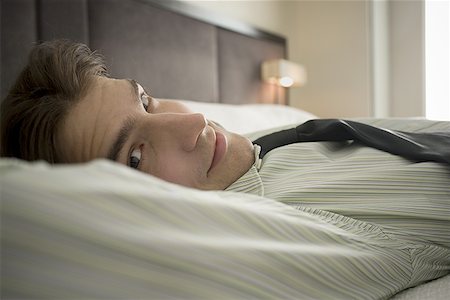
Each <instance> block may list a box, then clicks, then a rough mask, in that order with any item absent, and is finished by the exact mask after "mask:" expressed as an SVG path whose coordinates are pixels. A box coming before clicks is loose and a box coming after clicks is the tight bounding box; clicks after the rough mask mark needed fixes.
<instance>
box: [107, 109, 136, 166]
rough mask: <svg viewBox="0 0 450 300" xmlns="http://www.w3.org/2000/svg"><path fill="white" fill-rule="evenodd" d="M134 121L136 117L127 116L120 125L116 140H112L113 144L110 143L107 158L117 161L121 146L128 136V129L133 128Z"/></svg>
mask: <svg viewBox="0 0 450 300" xmlns="http://www.w3.org/2000/svg"><path fill="white" fill-rule="evenodd" d="M135 123H136V119H135V118H134V117H129V118H128V119H126V120H125V122H124V123H123V125H122V127H121V128H120V131H119V134H118V135H117V138H116V140H115V141H114V144H113V145H112V147H111V148H110V150H109V152H108V159H110V160H112V161H117V158H118V157H119V153H120V152H121V151H122V148H123V146H124V145H125V143H126V141H127V140H128V137H129V136H130V131H131V129H133V127H134V124H135Z"/></svg>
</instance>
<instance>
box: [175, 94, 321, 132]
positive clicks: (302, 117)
mask: <svg viewBox="0 0 450 300" xmlns="http://www.w3.org/2000/svg"><path fill="white" fill-rule="evenodd" d="M181 102H182V103H184V104H185V105H186V106H188V107H189V108H190V109H191V110H193V111H195V112H200V113H202V114H204V115H205V117H206V118H208V119H211V120H213V121H216V122H218V123H219V124H221V125H222V126H223V127H225V128H226V129H227V130H229V131H232V132H236V133H240V134H246V133H250V132H255V131H261V130H265V129H269V128H273V127H280V126H284V125H288V124H294V123H297V124H301V123H303V122H305V121H307V120H310V119H315V118H317V116H315V115H313V114H311V113H309V112H306V111H304V110H300V109H297V108H294V107H290V106H283V105H275V104H245V105H233V104H222V103H202V102H194V101H187V100H182V101H181Z"/></svg>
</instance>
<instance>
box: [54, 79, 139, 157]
mask: <svg viewBox="0 0 450 300" xmlns="http://www.w3.org/2000/svg"><path fill="white" fill-rule="evenodd" d="M131 97H133V98H134V88H133V86H132V84H131V82H130V81H129V80H127V79H114V78H106V77H100V76H96V78H95V80H94V84H93V85H92V86H91V88H90V89H89V91H88V92H87V94H86V95H85V96H84V97H83V98H82V99H80V101H79V102H78V103H77V104H76V105H74V107H72V109H71V111H70V112H69V114H68V115H67V118H66V122H64V128H63V130H62V134H63V136H62V140H63V141H64V143H63V144H64V148H66V151H67V152H68V155H69V156H70V157H69V160H75V161H76V162H83V161H88V160H91V159H94V158H97V157H106V155H107V153H108V149H109V146H110V144H111V143H112V141H111V140H112V139H113V138H114V134H115V132H116V131H117V129H118V128H116V127H118V125H119V124H120V123H121V122H123V119H124V118H126V116H127V107H132V105H131V102H130V99H133V98H131Z"/></svg>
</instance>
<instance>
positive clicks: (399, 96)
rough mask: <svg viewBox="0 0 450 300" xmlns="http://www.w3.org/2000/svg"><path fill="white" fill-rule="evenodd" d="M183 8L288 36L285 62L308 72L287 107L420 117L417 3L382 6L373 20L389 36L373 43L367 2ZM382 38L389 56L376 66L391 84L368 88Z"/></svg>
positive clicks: (279, 1)
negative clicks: (382, 11) (210, 12)
mask: <svg viewBox="0 0 450 300" xmlns="http://www.w3.org/2000/svg"><path fill="white" fill-rule="evenodd" d="M189 2H191V3H192V4H195V5H198V6H202V7H204V8H206V9H209V10H213V11H215V12H218V13H221V14H223V15H226V16H230V17H233V18H236V19H239V20H242V21H244V22H248V23H250V24H252V25H255V26H257V27H260V28H261V29H265V30H268V31H272V32H275V33H280V34H282V35H284V36H286V37H287V38H288V53H289V59H290V60H292V61H295V62H297V63H301V64H303V65H304V66H305V67H306V70H307V74H308V83H307V85H305V86H304V87H301V88H294V89H291V90H290V101H291V105H292V106H295V107H298V108H302V109H305V110H307V111H310V112H312V113H314V114H316V115H318V116H320V117H370V116H375V115H376V116H378V117H388V116H423V113H424V111H423V106H424V104H423V103H424V92H423V91H424V87H423V57H422V56H423V51H422V48H421V43H422V42H423V34H422V35H421V34H420V28H421V26H422V23H421V22H422V21H423V18H422V19H420V16H421V13H422V10H421V9H422V8H421V6H420V5H421V1H397V0H395V1H394V0H390V1H387V5H386V9H387V12H386V14H387V16H386V18H381V19H378V20H382V22H386V24H384V26H385V27H386V28H387V30H386V32H385V33H384V34H385V36H382V35H381V36H379V35H375V37H376V39H374V35H373V22H372V21H373V18H372V17H373V15H372V12H373V7H372V2H371V1H370V0H357V1H351V0H349V1H338V0H329V1H323V0H317V1H314V0H313V1H283V0H272V1H250V0H247V1H231V0H230V1H224V0H222V1H189ZM386 35H388V36H386ZM377 39H378V40H377ZM380 39H382V40H383V42H386V47H385V49H388V51H389V55H384V56H381V59H382V60H384V61H381V62H380V61H379V58H378V61H376V60H375V62H377V63H381V64H383V65H384V66H386V67H387V69H386V70H385V74H386V77H387V78H388V81H389V82H385V84H374V82H373V80H374V78H377V77H376V76H374V75H375V74H378V75H379V73H375V71H377V70H378V69H374V68H373V58H374V53H375V52H376V51H378V50H377V48H376V47H375V46H376V45H378V44H379V43H380V42H381V40H380ZM421 51H422V52H421ZM380 95H381V97H380ZM377 96H378V97H377ZM388 98H389V99H388ZM374 99H376V101H377V103H378V101H381V102H384V103H381V104H382V105H385V109H382V110H379V109H378V108H379V107H380V105H377V103H374V101H375V100H374Z"/></svg>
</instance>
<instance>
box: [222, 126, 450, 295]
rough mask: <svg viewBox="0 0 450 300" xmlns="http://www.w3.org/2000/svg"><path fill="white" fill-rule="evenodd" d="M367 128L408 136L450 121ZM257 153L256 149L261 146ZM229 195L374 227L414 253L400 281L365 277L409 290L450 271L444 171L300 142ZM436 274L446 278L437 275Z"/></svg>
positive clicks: (348, 147)
mask: <svg viewBox="0 0 450 300" xmlns="http://www.w3.org/2000/svg"><path fill="white" fill-rule="evenodd" d="M366 122H367V123H371V124H374V125H376V126H381V127H385V128H390V129H397V130H405V131H419V132H427V131H428V132H433V131H447V132H448V131H450V122H432V121H425V120H420V121H419V120H415V121H399V120H370V121H368V120H366ZM266 133H267V132H266ZM255 148H256V151H258V150H259V149H258V148H259V147H258V146H256V147H255ZM228 190H230V191H239V192H245V193H252V194H257V195H260V196H265V197H268V198H271V199H275V200H277V201H280V202H282V203H285V204H287V205H289V206H291V207H294V208H296V209H298V210H301V211H304V212H309V213H313V214H316V215H318V216H323V218H324V220H327V222H330V218H329V216H330V215H332V214H336V215H334V216H333V217H331V219H332V220H333V221H332V222H333V224H334V225H336V226H338V227H340V228H348V227H349V226H353V225H351V224H350V223H352V222H356V220H358V221H361V222H364V224H367V226H369V225H370V226H375V227H376V228H378V229H379V230H380V231H381V232H383V234H385V235H386V236H389V237H390V238H392V239H395V240H397V241H399V245H398V246H396V247H400V248H396V249H409V251H410V253H411V257H410V259H411V261H410V263H408V264H405V265H403V266H402V267H404V268H405V269H404V272H405V273H404V274H403V276H401V275H399V274H392V273H390V272H392V271H393V270H390V269H382V270H380V269H376V268H375V269H370V268H367V269H366V272H367V273H372V274H373V275H375V274H383V275H382V276H385V277H390V276H392V277H396V278H403V279H405V281H404V282H405V284H406V285H405V286H403V288H406V287H410V286H414V285H417V284H419V283H421V282H423V281H426V280H430V279H434V278H436V276H440V275H442V274H445V273H446V272H447V273H448V271H449V269H450V167H449V166H447V165H444V164H436V163H413V162H411V161H407V160H405V159H403V158H401V157H398V156H394V155H391V154H388V153H384V152H381V151H379V150H376V149H372V148H368V147H363V146H360V145H358V144H355V143H336V142H322V143H298V144H292V145H288V146H284V147H280V148H277V149H274V150H272V151H271V152H269V153H268V154H266V156H265V157H264V159H263V160H262V161H259V162H257V163H255V165H254V166H253V167H252V169H251V170H249V172H247V174H245V175H244V176H243V177H242V178H240V179H239V180H238V181H236V182H235V183H234V184H233V185H231V186H230V187H229V188H228ZM344 216H345V217H344ZM347 217H348V218H347ZM349 218H351V220H353V221H349V220H350V219H349ZM349 222H350V223H349ZM400 241H401V242H400ZM403 243H404V244H403ZM377 244H378V245H379V249H378V250H379V251H380V253H385V254H387V253H388V252H389V251H393V250H394V246H391V245H388V244H385V240H384V237H383V238H382V239H381V240H380V241H379V242H377ZM392 254H393V255H395V254H394V252H392ZM401 259H402V258H401V257H399V258H398V260H399V261H401ZM394 260H395V259H394ZM436 263H438V265H436ZM331 269H332V268H328V272H330V270H331ZM439 269H441V270H446V271H445V272H442V273H441V272H437V270H439ZM340 271H341V270H339V271H337V272H336V273H335V275H338V274H339V273H340ZM397 276H400V277H397ZM348 280H349V281H352V280H354V278H352V277H349V278H348ZM387 290H388V286H386V291H387Z"/></svg>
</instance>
